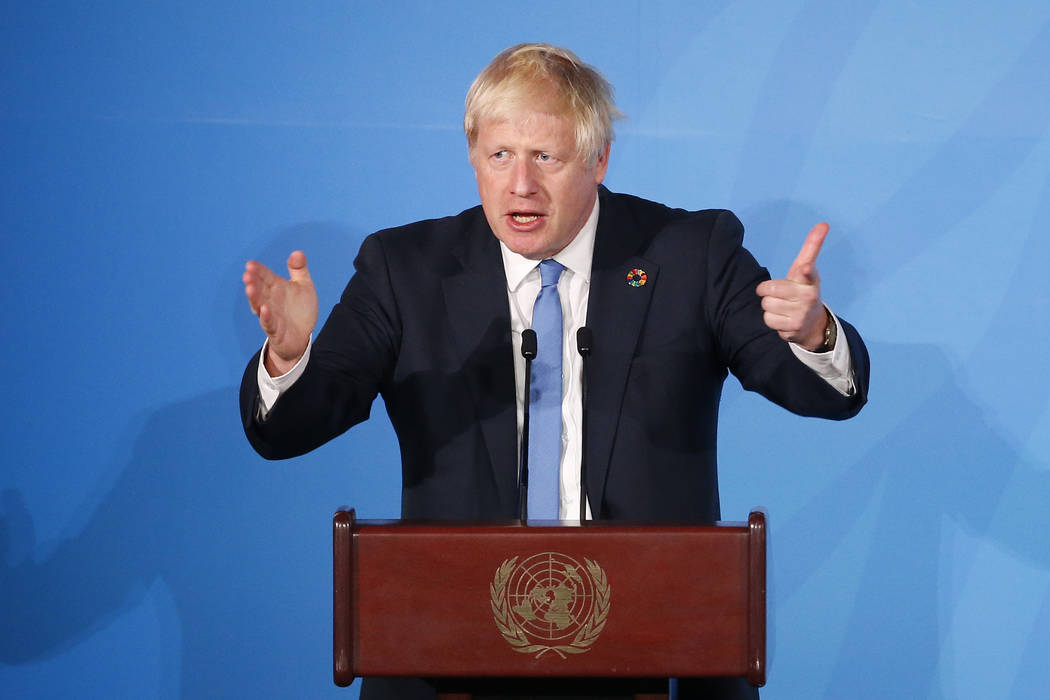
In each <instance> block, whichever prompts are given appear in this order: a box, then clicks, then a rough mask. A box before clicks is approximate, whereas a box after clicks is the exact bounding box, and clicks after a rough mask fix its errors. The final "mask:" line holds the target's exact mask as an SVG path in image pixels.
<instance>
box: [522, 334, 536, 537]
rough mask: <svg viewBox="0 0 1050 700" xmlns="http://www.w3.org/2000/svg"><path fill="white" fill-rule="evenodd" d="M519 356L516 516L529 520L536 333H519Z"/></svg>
mask: <svg viewBox="0 0 1050 700" xmlns="http://www.w3.org/2000/svg"><path fill="white" fill-rule="evenodd" d="M521 356H522V357H524V358H525V408H524V411H523V415H522V421H521V469H520V471H519V474H518V516H519V517H520V518H521V522H522V523H524V522H525V521H526V520H528V518H529V403H530V402H529V394H530V393H531V391H532V386H531V385H532V361H533V360H535V359H536V331H534V330H532V329H531V328H526V329H525V330H523V331H522V332H521Z"/></svg>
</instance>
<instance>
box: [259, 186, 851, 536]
mask: <svg viewBox="0 0 1050 700" xmlns="http://www.w3.org/2000/svg"><path fill="white" fill-rule="evenodd" d="M597 228H598V198H597V197H595V200H594V208H593V209H592V210H591V215H590V217H589V218H588V219H587V222H586V223H585V224H584V225H583V228H582V229H580V232H579V233H578V234H577V235H576V237H575V238H573V239H572V242H570V243H569V245H567V246H565V248H564V249H562V250H561V251H560V252H559V253H558V254H557V255H555V256H554V259H555V260H557V261H558V262H559V263H561V264H562V266H564V267H565V270H564V271H563V272H562V273H561V277H560V278H559V279H558V296H559V298H560V300H561V310H562V327H563V331H564V337H563V342H562V352H563V357H562V407H561V411H562V434H561V494H560V505H559V508H558V512H559V518H561V519H562V520H576V519H578V518H579V514H580V471H581V470H580V460H581V456H582V437H583V420H582V413H583V408H582V406H583V401H582V398H583V397H582V376H583V365H582V358H581V357H580V355H579V352H577V349H576V331H577V329H579V328H580V327H581V326H584V325H586V320H587V300H588V298H589V296H590V286H591V260H592V258H593V252H594V238H595V233H596V231H597ZM500 251H501V252H502V254H503V269H504V272H505V273H506V278H507V297H508V301H509V304H510V327H511V336H512V343H513V354H514V384H515V396H516V404H517V416H518V443H519V448H520V443H521V429H522V423H523V421H524V410H525V408H524V407H525V387H524V376H525V359H524V358H523V357H522V356H521V332H522V331H523V330H525V329H526V328H529V327H531V326H532V307H533V306H534V305H535V304H536V297H537V296H538V295H539V293H540V271H539V261H538V260H529V259H528V258H525V257H523V256H521V255H518V254H517V253H514V252H513V251H511V250H510V249H508V248H507V247H506V246H505V245H503V243H502V241H501V242H500ZM832 317H833V318H834V319H835V324H836V326H838V337H837V340H836V341H835V349H834V350H833V351H832V352H826V353H814V352H809V351H807V350H804V349H803V348H801V347H799V346H797V345H795V344H794V343H789V346H790V347H791V350H792V351H793V352H794V353H795V356H796V357H798V359H799V360H800V361H801V362H803V363H804V364H805V365H807V366H808V367H809V368H810V369H812V370H813V371H814V372H816V373H817V374H818V375H819V376H820V377H822V378H823V379H824V380H825V381H827V382H828V383H829V384H831V385H832V386H833V387H834V388H835V389H836V390H837V391H838V392H839V393H840V394H842V395H843V396H848V395H850V394H852V393H853V391H854V387H853V372H852V367H851V361H850V355H849V344H848V342H847V340H846V335H845V333H843V332H842V326H841V325H840V324H839V321H838V318H837V317H835V316H834V314H832ZM312 342H313V339H312V338H311V345H312ZM265 352H266V346H265V345H263V353H265ZM264 356H265V355H264ZM309 359H310V346H307V348H306V352H305V353H304V354H303V356H302V358H300V360H299V362H298V363H296V365H295V367H293V368H292V369H290V370H289V371H288V372H287V373H286V374H283V375H281V376H280V377H271V376H270V375H269V373H268V372H267V371H266V368H265V367H264V366H263V365H264V363H263V362H259V373H258V379H259V398H260V403H261V406H260V410H261V413H262V415H263V416H265V415H266V414H267V413H269V412H270V410H271V409H272V408H273V405H274V404H275V403H276V402H277V399H278V398H279V397H280V395H281V394H282V393H284V392H285V391H287V390H288V388H289V387H291V386H292V384H294V383H295V381H296V380H297V379H298V378H299V377H300V376H301V375H302V373H303V371H304V370H305V368H306V364H307V362H309ZM518 454H520V449H519V451H518ZM587 517H588V518H590V517H591V508H590V504H588V505H587Z"/></svg>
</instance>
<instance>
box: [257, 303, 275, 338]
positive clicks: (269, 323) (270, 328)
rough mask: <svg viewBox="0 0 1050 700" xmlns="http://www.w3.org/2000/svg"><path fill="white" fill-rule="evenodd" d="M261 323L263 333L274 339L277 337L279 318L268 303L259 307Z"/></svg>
mask: <svg viewBox="0 0 1050 700" xmlns="http://www.w3.org/2000/svg"><path fill="white" fill-rule="evenodd" d="M259 325H260V326H262V329H263V333H265V334H266V336H267V337H268V338H271V339H273V338H276V337H277V330H278V323H277V319H276V318H275V317H274V315H273V312H272V311H271V310H270V307H269V306H267V305H266V304H263V305H262V306H260V307H259Z"/></svg>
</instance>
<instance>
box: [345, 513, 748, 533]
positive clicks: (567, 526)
mask: <svg viewBox="0 0 1050 700" xmlns="http://www.w3.org/2000/svg"><path fill="white" fill-rule="evenodd" d="M347 512H348V511H346V510H339V511H337V512H336V513H335V518H336V520H342V521H346V520H347ZM756 518H757V519H758V520H759V521H760V522H764V521H765V515H764V514H763V513H762V512H760V511H752V513H751V515H750V519H749V520H746V521H736V520H719V521H714V522H711V521H708V522H703V521H632V520H587V521H585V522H582V523H581V522H580V521H578V520H529V521H528V522H526V523H522V522H521V521H520V520H440V519H418V520H417V519H402V520H397V519H385V518H382V519H360V518H354V517H352V516H351V518H350V522H352V523H353V528H354V529H355V530H359V529H361V528H381V529H386V528H395V529H412V528H424V529H433V528H441V529H448V530H468V529H483V530H498V531H506V530H546V531H563V530H580V531H582V530H591V529H599V530H609V529H618V530H630V529H663V530H698V529H705V528H711V529H740V528H748V527H749V524H750V523H752V522H754V521H755V520H756Z"/></svg>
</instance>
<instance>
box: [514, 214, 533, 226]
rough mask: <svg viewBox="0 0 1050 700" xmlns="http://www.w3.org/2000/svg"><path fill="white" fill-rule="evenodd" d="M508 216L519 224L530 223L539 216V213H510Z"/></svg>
mask: <svg viewBox="0 0 1050 700" xmlns="http://www.w3.org/2000/svg"><path fill="white" fill-rule="evenodd" d="M510 217H511V218H512V219H514V221H515V222H517V223H519V224H531V223H532V222H533V221H535V220H536V219H538V218H540V216H539V214H511V215H510Z"/></svg>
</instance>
